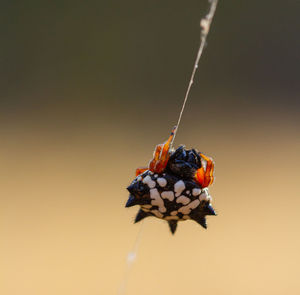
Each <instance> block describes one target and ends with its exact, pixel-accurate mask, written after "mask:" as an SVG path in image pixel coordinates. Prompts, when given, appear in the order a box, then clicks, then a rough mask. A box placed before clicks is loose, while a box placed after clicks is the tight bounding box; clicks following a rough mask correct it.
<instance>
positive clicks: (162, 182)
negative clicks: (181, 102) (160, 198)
mask: <svg viewBox="0 0 300 295" xmlns="http://www.w3.org/2000/svg"><path fill="white" fill-rule="evenodd" d="M157 183H158V184H159V185H160V186H161V187H165V186H166V185H167V181H166V179H165V178H163V177H159V178H157Z"/></svg>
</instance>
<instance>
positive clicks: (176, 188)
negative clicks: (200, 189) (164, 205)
mask: <svg viewBox="0 0 300 295" xmlns="http://www.w3.org/2000/svg"><path fill="white" fill-rule="evenodd" d="M184 189H185V184H184V182H183V181H182V180H179V181H177V182H176V183H175V184H174V191H175V196H176V197H179V196H180V195H181V193H182V192H183V191H184Z"/></svg>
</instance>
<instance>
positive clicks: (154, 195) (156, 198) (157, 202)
mask: <svg viewBox="0 0 300 295" xmlns="http://www.w3.org/2000/svg"><path fill="white" fill-rule="evenodd" d="M150 198H151V199H152V201H151V204H152V205H153V206H158V210H159V211H160V212H162V213H165V212H166V211H167V209H166V207H165V204H164V201H163V199H162V198H161V197H160V194H159V192H158V190H157V189H156V188H153V189H151V190H150Z"/></svg>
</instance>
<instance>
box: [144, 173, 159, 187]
mask: <svg viewBox="0 0 300 295" xmlns="http://www.w3.org/2000/svg"><path fill="white" fill-rule="evenodd" d="M143 183H145V184H147V185H148V187H149V188H154V187H155V186H156V183H155V181H153V180H152V179H151V177H150V176H149V175H147V176H146V177H145V178H144V179H143Z"/></svg>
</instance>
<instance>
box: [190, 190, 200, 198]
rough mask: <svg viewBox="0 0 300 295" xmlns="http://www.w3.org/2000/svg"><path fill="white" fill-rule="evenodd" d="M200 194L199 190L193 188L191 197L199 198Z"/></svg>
mask: <svg viewBox="0 0 300 295" xmlns="http://www.w3.org/2000/svg"><path fill="white" fill-rule="evenodd" d="M200 193H201V189H200V188H193V191H192V195H193V196H194V197H196V196H199V195H200Z"/></svg>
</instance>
